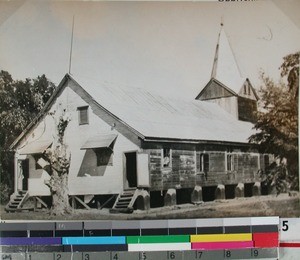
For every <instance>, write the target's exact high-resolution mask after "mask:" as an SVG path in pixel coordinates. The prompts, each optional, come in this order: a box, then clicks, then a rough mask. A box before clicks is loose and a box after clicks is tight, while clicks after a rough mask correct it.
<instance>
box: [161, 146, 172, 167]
mask: <svg viewBox="0 0 300 260" xmlns="http://www.w3.org/2000/svg"><path fill="white" fill-rule="evenodd" d="M163 167H171V151H170V149H169V148H165V149H163Z"/></svg>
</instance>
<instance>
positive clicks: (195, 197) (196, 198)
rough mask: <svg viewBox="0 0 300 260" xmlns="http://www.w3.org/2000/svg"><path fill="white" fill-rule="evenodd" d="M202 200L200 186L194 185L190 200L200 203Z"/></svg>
mask: <svg viewBox="0 0 300 260" xmlns="http://www.w3.org/2000/svg"><path fill="white" fill-rule="evenodd" d="M202 200H203V198H202V187H201V186H198V185H197V186H195V188H194V190H193V191H192V194H191V202H192V203H194V204H198V203H201V202H202Z"/></svg>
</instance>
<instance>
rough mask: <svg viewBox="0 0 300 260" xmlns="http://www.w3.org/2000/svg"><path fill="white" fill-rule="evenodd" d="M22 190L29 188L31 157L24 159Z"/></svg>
mask: <svg viewBox="0 0 300 260" xmlns="http://www.w3.org/2000/svg"><path fill="white" fill-rule="evenodd" d="M21 165H22V175H23V180H22V190H28V178H29V159H26V160H22V164H21Z"/></svg>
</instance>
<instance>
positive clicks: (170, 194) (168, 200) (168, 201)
mask: <svg viewBox="0 0 300 260" xmlns="http://www.w3.org/2000/svg"><path fill="white" fill-rule="evenodd" d="M164 205H165V206H174V205H176V190H175V189H168V191H167V193H166V194H165V197H164Z"/></svg>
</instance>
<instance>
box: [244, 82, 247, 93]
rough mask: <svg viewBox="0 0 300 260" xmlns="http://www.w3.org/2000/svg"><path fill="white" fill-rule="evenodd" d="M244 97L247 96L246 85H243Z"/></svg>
mask: <svg viewBox="0 0 300 260" xmlns="http://www.w3.org/2000/svg"><path fill="white" fill-rule="evenodd" d="M244 95H247V85H246V84H245V85H244Z"/></svg>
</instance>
